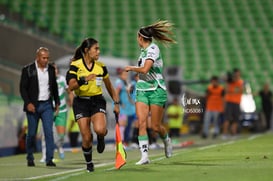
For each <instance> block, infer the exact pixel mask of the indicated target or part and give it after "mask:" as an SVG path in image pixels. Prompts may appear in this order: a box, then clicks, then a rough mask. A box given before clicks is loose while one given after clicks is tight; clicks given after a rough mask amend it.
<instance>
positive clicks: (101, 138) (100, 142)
mask: <svg viewBox="0 0 273 181" xmlns="http://www.w3.org/2000/svg"><path fill="white" fill-rule="evenodd" d="M97 140H98V145H97V151H98V153H102V152H103V151H104V148H105V142H104V136H97Z"/></svg>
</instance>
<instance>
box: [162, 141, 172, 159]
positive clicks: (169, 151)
mask: <svg viewBox="0 0 273 181" xmlns="http://www.w3.org/2000/svg"><path fill="white" fill-rule="evenodd" d="M164 149H165V156H166V158H170V157H171V156H172V151H173V147H172V141H171V138H167V139H166V140H164Z"/></svg>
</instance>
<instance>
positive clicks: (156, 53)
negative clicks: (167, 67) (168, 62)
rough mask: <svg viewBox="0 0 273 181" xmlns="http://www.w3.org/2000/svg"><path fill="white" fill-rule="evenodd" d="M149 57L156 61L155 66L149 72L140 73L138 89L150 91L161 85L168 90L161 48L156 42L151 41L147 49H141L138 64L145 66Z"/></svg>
mask: <svg viewBox="0 0 273 181" xmlns="http://www.w3.org/2000/svg"><path fill="white" fill-rule="evenodd" d="M147 59H150V60H152V61H153V62H154V63H153V66H152V67H151V69H150V70H149V72H148V73H147V74H142V73H139V80H138V82H137V84H136V89H137V90H140V91H150V90H155V89H156V88H157V87H158V86H160V87H161V88H162V89H164V90H166V85H165V81H164V79H163V60H162V57H161V54H160V50H159V48H158V46H157V45H156V44H155V43H151V44H150V45H149V46H148V47H147V48H146V49H141V54H140V56H139V60H138V66H139V67H143V66H144V64H145V61H146V60H147Z"/></svg>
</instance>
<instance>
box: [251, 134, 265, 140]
mask: <svg viewBox="0 0 273 181" xmlns="http://www.w3.org/2000/svg"><path fill="white" fill-rule="evenodd" d="M260 136H262V135H261V134H257V135H253V136H250V137H249V138H248V140H249V141H250V140H254V139H256V138H258V137H260Z"/></svg>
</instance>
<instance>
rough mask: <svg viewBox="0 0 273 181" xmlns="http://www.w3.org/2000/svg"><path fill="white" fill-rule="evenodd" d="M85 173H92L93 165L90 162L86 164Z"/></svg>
mask: <svg viewBox="0 0 273 181" xmlns="http://www.w3.org/2000/svg"><path fill="white" fill-rule="evenodd" d="M86 171H87V172H94V165H93V163H92V162H91V163H88V164H86Z"/></svg>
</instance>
